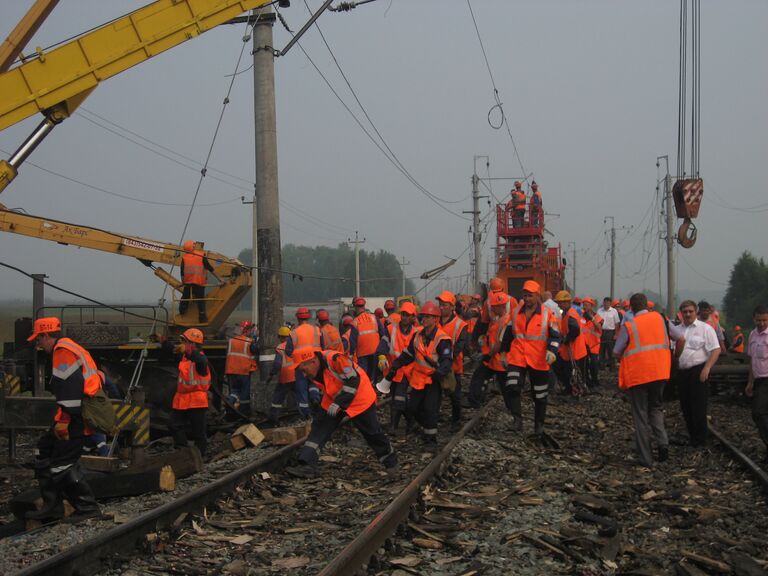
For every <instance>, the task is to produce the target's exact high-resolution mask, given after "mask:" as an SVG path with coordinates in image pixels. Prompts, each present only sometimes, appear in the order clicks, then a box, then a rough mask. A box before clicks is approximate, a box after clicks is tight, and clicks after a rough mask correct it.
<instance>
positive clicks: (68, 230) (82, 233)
mask: <svg viewBox="0 0 768 576" xmlns="http://www.w3.org/2000/svg"><path fill="white" fill-rule="evenodd" d="M64 234H69V235H70V236H77V237H79V238H87V237H88V230H86V229H84V228H78V227H77V226H70V225H69V224H65V225H64Z"/></svg>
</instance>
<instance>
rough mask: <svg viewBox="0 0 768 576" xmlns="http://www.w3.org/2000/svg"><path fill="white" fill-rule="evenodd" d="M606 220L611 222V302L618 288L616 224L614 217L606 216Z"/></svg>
mask: <svg viewBox="0 0 768 576" xmlns="http://www.w3.org/2000/svg"><path fill="white" fill-rule="evenodd" d="M605 219H606V220H610V221H611V294H610V296H611V300H613V292H614V289H615V287H616V226H615V224H616V222H615V220H614V218H613V216H606V217H605Z"/></svg>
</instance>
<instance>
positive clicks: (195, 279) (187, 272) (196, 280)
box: [181, 250, 207, 286]
mask: <svg viewBox="0 0 768 576" xmlns="http://www.w3.org/2000/svg"><path fill="white" fill-rule="evenodd" d="M182 261H183V262H184V275H183V276H182V278H181V281H182V282H183V283H184V284H197V285H199V286H204V285H205V283H206V280H207V274H206V272H205V266H204V264H203V252H202V251H200V250H195V251H194V252H192V253H190V252H187V253H185V254H184V255H183V256H182Z"/></svg>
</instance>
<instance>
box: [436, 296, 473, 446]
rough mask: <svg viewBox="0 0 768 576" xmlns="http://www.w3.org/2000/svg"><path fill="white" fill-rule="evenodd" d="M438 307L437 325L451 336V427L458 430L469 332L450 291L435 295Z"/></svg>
mask: <svg viewBox="0 0 768 576" xmlns="http://www.w3.org/2000/svg"><path fill="white" fill-rule="evenodd" d="M437 302H438V306H439V307H440V320H439V321H438V326H440V329H441V330H442V331H443V332H445V333H446V334H448V336H450V337H451V345H452V350H453V365H452V369H453V374H454V376H455V377H456V388H455V389H454V390H452V391H449V393H448V397H449V398H450V399H451V429H452V430H454V431H455V430H458V429H459V428H460V427H461V379H462V376H464V354H468V353H469V333H468V332H467V322H465V321H464V320H463V319H462V318H461V317H460V316H459V315H458V314H456V296H455V295H454V294H453V293H452V292H448V291H445V292H443V293H441V294H440V295H439V296H438V297H437Z"/></svg>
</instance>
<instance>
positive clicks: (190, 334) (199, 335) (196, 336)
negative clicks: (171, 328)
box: [181, 328, 203, 344]
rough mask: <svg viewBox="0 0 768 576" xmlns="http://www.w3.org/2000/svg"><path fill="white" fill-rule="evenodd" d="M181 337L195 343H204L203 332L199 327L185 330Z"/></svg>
mask: <svg viewBox="0 0 768 576" xmlns="http://www.w3.org/2000/svg"><path fill="white" fill-rule="evenodd" d="M181 337H182V338H184V339H186V340H189V341H190V342H194V343H195V344H202V343H203V332H202V331H201V330H198V329H197V328H189V329H188V330H185V331H184V333H183V334H182V335H181Z"/></svg>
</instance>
